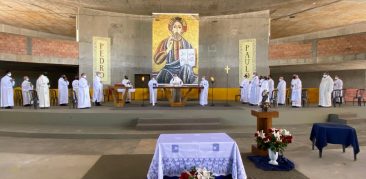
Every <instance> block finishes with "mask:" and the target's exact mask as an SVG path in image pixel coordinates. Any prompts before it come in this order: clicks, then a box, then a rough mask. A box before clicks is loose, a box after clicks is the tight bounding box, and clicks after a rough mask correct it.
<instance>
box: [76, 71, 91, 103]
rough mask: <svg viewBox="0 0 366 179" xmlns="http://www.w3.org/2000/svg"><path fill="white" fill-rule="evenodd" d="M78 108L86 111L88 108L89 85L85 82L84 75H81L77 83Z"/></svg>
mask: <svg viewBox="0 0 366 179" xmlns="http://www.w3.org/2000/svg"><path fill="white" fill-rule="evenodd" d="M78 84H79V86H78V97H79V98H78V108H79V109H86V108H90V106H91V104H90V93H89V84H88V81H87V80H86V74H85V73H82V74H81V78H80V80H79V81H78Z"/></svg>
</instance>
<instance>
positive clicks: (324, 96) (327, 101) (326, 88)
mask: <svg viewBox="0 0 366 179" xmlns="http://www.w3.org/2000/svg"><path fill="white" fill-rule="evenodd" d="M333 86H334V82H333V79H332V77H330V76H329V74H328V73H324V74H323V78H322V81H321V82H320V85H319V107H331V106H332V92H333Z"/></svg>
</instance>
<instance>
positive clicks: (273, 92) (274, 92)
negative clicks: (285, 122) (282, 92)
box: [269, 89, 278, 107]
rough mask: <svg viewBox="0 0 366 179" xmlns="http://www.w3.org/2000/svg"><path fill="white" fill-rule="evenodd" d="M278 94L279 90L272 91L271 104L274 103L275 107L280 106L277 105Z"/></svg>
mask: <svg viewBox="0 0 366 179" xmlns="http://www.w3.org/2000/svg"><path fill="white" fill-rule="evenodd" d="M277 93H278V89H274V90H273V91H272V94H271V98H270V99H269V102H270V103H272V106H273V107H277V106H278V104H277Z"/></svg>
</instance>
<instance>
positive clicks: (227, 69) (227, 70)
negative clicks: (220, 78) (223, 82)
mask: <svg viewBox="0 0 366 179" xmlns="http://www.w3.org/2000/svg"><path fill="white" fill-rule="evenodd" d="M225 70H226V74H229V70H230V68H229V66H227V65H226V67H225Z"/></svg>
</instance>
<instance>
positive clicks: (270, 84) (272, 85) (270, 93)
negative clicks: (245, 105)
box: [268, 75, 274, 99]
mask: <svg viewBox="0 0 366 179" xmlns="http://www.w3.org/2000/svg"><path fill="white" fill-rule="evenodd" d="M273 90H274V81H273V79H272V76H271V75H268V91H269V95H268V99H271V98H272V92H273Z"/></svg>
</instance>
